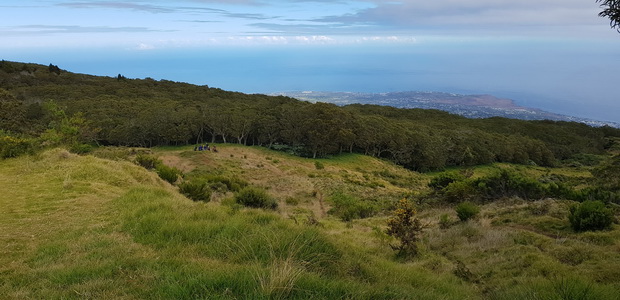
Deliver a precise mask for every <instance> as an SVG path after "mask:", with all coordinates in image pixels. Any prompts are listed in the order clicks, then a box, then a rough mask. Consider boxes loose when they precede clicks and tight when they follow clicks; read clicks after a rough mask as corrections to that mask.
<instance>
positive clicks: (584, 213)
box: [568, 200, 613, 231]
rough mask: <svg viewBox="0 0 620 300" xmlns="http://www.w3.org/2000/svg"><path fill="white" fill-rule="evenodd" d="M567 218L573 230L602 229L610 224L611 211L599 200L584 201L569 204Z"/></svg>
mask: <svg viewBox="0 0 620 300" xmlns="http://www.w3.org/2000/svg"><path fill="white" fill-rule="evenodd" d="M568 220H569V221H570V224H571V226H572V227H573V229H574V230H575V231H588V230H603V229H607V228H609V227H610V226H611V223H612V222H613V213H612V211H611V210H610V209H608V208H607V207H605V204H604V203H603V202H601V201H590V200H588V201H585V202H583V203H581V204H576V205H573V206H571V208H570V214H569V215H568Z"/></svg>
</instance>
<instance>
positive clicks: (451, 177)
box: [428, 173, 465, 191]
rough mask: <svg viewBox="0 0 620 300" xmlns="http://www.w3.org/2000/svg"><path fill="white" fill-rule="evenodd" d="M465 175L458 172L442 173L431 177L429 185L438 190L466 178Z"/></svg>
mask: <svg viewBox="0 0 620 300" xmlns="http://www.w3.org/2000/svg"><path fill="white" fill-rule="evenodd" d="M464 179H465V177H464V176H463V175H461V174H458V173H441V174H439V175H437V176H435V177H433V178H432V179H431V181H430V182H429V183H428V186H429V187H430V188H432V189H434V190H436V191H439V190H442V189H444V188H446V187H447V186H448V185H450V184H451V183H453V182H456V181H461V180H464Z"/></svg>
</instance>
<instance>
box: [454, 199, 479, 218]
mask: <svg viewBox="0 0 620 300" xmlns="http://www.w3.org/2000/svg"><path fill="white" fill-rule="evenodd" d="M455 210H456V215H457V216H458V217H459V219H460V220H461V221H463V222H465V221H467V220H469V219H471V218H474V217H475V216H476V215H477V214H478V213H479V212H480V208H479V207H478V206H477V205H476V204H473V203H471V202H469V201H464V202H461V203H459V205H457V206H456V208H455Z"/></svg>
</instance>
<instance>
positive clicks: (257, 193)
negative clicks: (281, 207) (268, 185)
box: [235, 187, 278, 209]
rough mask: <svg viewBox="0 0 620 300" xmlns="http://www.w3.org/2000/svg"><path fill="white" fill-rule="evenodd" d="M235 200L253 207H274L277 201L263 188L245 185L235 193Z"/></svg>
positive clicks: (276, 205)
mask: <svg viewBox="0 0 620 300" xmlns="http://www.w3.org/2000/svg"><path fill="white" fill-rule="evenodd" d="M235 202H237V203H239V204H241V205H243V206H247V207H254V208H266V209H276V208H277V207H278V203H277V202H276V201H275V200H274V199H273V198H271V196H269V194H267V192H266V191H265V190H264V189H261V188H257V187H245V188H243V189H241V190H240V191H239V192H238V193H237V194H236V195H235Z"/></svg>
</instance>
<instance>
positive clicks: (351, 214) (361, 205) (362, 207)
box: [328, 193, 377, 222]
mask: <svg viewBox="0 0 620 300" xmlns="http://www.w3.org/2000/svg"><path fill="white" fill-rule="evenodd" d="M329 200H330V201H331V202H332V204H333V207H332V208H331V209H330V210H329V211H328V213H329V214H332V215H335V216H338V217H339V218H340V219H342V220H343V221H345V222H350V221H352V220H353V219H363V218H368V217H371V216H373V215H375V214H376V212H377V208H376V207H375V205H373V204H371V203H369V202H368V201H364V200H360V199H358V198H355V197H353V196H349V195H346V194H343V193H336V194H334V195H333V196H331V197H330V199H329Z"/></svg>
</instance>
